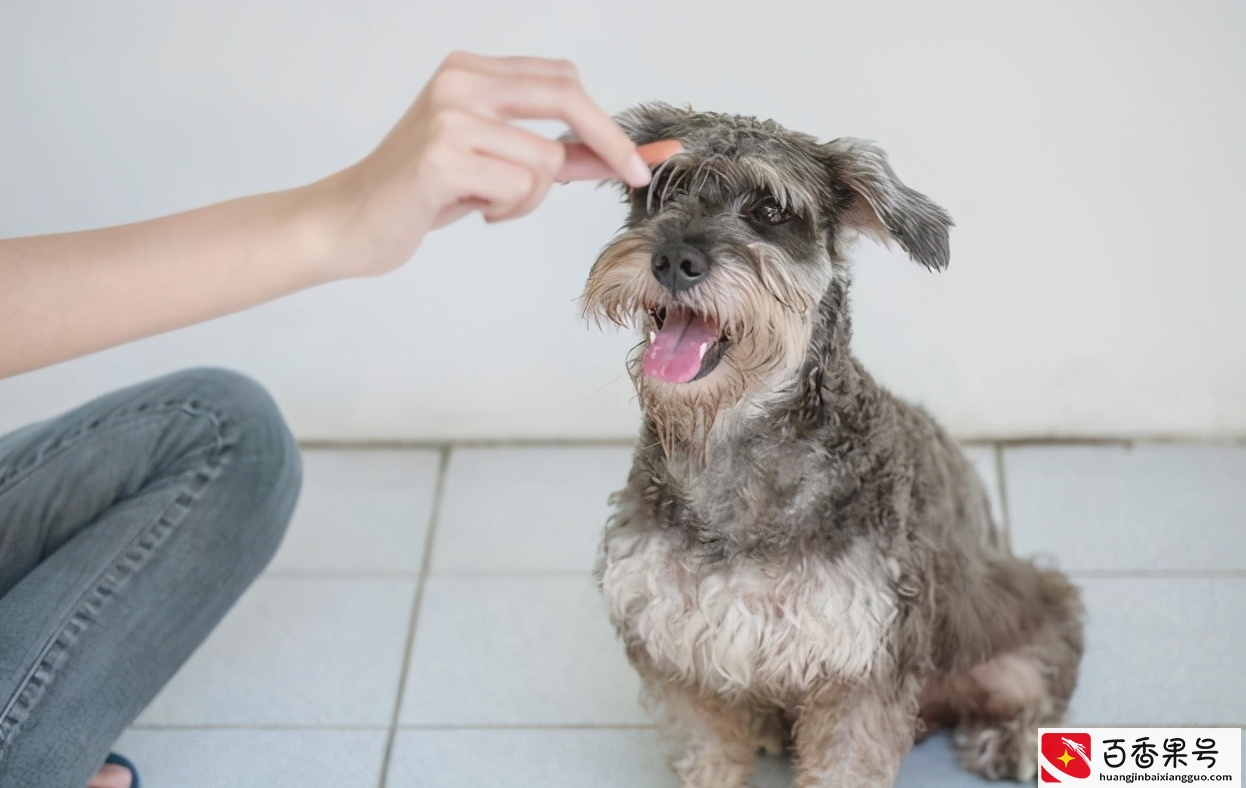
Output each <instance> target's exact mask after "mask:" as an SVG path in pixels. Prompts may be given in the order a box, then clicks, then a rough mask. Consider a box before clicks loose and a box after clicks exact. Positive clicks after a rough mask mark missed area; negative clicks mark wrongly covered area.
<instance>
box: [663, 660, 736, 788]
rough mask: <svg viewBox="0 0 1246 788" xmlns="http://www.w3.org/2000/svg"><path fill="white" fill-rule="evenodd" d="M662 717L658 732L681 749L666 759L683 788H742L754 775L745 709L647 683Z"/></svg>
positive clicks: (669, 685)
mask: <svg viewBox="0 0 1246 788" xmlns="http://www.w3.org/2000/svg"><path fill="white" fill-rule="evenodd" d="M646 684H647V690H648V694H649V696H650V698H652V699H653V700H654V701H657V703H658V704H659V705H660V706H661V708H662V711H663V712H664V714H663V715H662V716H663V722H664V724H663V733H664V734H665V735H666V737H667V738H668V739H669V740H672V741H675V742H677V743H678V744H677V746H679V747H680V749H679V751H678V752H676V753H675V756H674V758H673V759H672V760H671V768H673V769H674V770H675V773H676V774H677V775H679V779H680V780H681V781H682V782H683V785H684V788H744V786H747V785H748V780H749V778H750V777H752V775H753V767H754V765H755V761H756V755H757V740H756V736H755V732H754V730H753V725H752V724H751V723H752V718H751V715H750V712H749V710H748V709H746V708H742V707H737V706H733V705H732V704H729V703H727V702H726V701H724V700H722V699H721V698H718V697H716V696H713V695H707V694H704V693H701V692H699V691H697V690H694V689H691V688H689V687H686V686H684V685H683V684H679V683H675V682H670V681H662V680H649V679H648V677H646Z"/></svg>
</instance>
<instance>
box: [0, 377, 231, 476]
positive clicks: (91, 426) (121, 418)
mask: <svg viewBox="0 0 1246 788" xmlns="http://www.w3.org/2000/svg"><path fill="white" fill-rule="evenodd" d="M173 410H183V411H185V412H186V413H188V414H190V415H192V416H195V415H198V414H200V413H209V412H210V411H208V410H206V409H204V408H203V407H202V406H201V405H200V404H199V403H198V402H196V401H195V400H193V399H192V400H165V401H164V402H161V403H159V404H153V403H150V402H145V403H142V404H139V405H132V406H130V407H125V408H121V409H120V410H117V411H115V412H113V413H110V414H108V415H107V416H103V417H101V418H97V419H92V420H91V421H89V422H85V423H84V424H81V425H80V426H79V427H78V429H77V430H75V431H73V432H67V433H62V434H61V435H58V436H56V438H55V439H54V440H52V441H50V442H45V443H43V444H40V445H39V446H38V447H37V448H36V449H35V450H34V451H33V452H31V453H30V454H29V456H27V457H24V458H23V457H20V456H19V458H18V459H17V460H16V461H14V462H11V463H10V464H9V465H8V466H7V468H6V466H5V465H4V464H3V459H2V458H0V496H2V495H4V494H5V493H6V492H9V491H10V490H13V489H16V488H17V486H18V485H19V484H21V482H23V481H25V480H26V479H28V478H30V477H31V476H32V475H33V474H34V473H35V471H37V470H39V469H40V468H41V467H43V466H44V465H45V464H46V463H48V462H50V461H51V460H54V459H56V458H57V457H59V456H61V455H62V454H64V453H65V452H67V451H69V450H71V449H72V448H73V447H74V446H75V445H76V444H77V443H78V442H79V441H81V440H82V439H84V438H86V437H87V436H95V435H98V434H99V433H101V432H106V431H108V430H110V429H113V428H116V427H124V426H125V425H127V424H131V423H133V422H135V421H138V420H139V419H140V418H144V417H146V416H150V415H155V414H160V413H167V412H169V411H173ZM217 418H218V419H219V416H217ZM218 437H219V430H218Z"/></svg>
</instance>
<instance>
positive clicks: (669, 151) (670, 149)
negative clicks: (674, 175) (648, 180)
mask: <svg viewBox="0 0 1246 788" xmlns="http://www.w3.org/2000/svg"><path fill="white" fill-rule="evenodd" d="M683 149H684V146H683V145H681V144H680V142H679V140H658V141H657V142H650V143H649V144H648V145H640V146H638V147H637V148H636V152H637V153H639V154H640V158H642V159H644V160H645V163H646V164H648V165H649V166H650V167H652V166H653V165H655V164H661V163H662V162H664V161H666V160H667V159H669V158H670V157H672V156H674V155H675V154H676V153H679V152H680V151H681V150H683Z"/></svg>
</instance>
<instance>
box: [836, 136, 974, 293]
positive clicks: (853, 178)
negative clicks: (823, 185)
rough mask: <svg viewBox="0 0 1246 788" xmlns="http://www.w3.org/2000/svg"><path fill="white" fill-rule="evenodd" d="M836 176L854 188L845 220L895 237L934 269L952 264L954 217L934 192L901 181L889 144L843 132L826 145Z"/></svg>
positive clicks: (863, 229)
mask: <svg viewBox="0 0 1246 788" xmlns="http://www.w3.org/2000/svg"><path fill="white" fill-rule="evenodd" d="M822 152H823V155H824V156H825V158H826V160H827V162H828V164H829V166H830V169H831V173H832V176H833V177H834V178H835V179H836V180H837V181H838V182H840V183H842V184H843V185H845V186H847V187H848V189H849V190H851V191H852V201H851V203H850V204H849V207H848V212H847V215H846V216H845V217H844V221H845V222H846V223H847V224H848V225H850V226H852V227H854V228H855V229H857V230H859V231H861V232H863V233H865V234H867V235H870V236H872V237H874V238H877V239H878V240H880V241H882V242H884V243H886V242H887V241H890V240H892V239H895V240H896V242H897V243H899V244H900V247H901V248H902V249H904V251H906V252H908V255H909V257H911V258H913V260H915V261H916V262H919V263H921V264H922V265H924V266H926V267H927V268H929V269H931V270H933V271H941V270H943V269H944V268H947V264H948V258H949V256H950V254H951V252H950V250H949V248H948V246H949V245H948V231H949V230H950V229H951V227H952V217H951V216H949V215H948V213H947V211H945V210H943V209H942V208H940V207H939V206H938V205H936V204H935V203H934V201H933V200H931V199H930V198H929V197H927V196H926V195H924V194H921V193H920V192H916V191H914V190H912V189H910V188H909V187H907V186H905V185H904V184H903V183H901V182H900V178H899V177H897V176H896V174H895V172H893V171H892V169H891V165H890V164H888V163H887V154H886V153H884V152H883V149H882V148H880V147H878V146H877V145H874V144H873V143H870V142H866V141H865V140H858V139H853V138H851V137H842V138H840V139H837V140H832V141H830V142H828V143H826V144H825V145H823V146H822Z"/></svg>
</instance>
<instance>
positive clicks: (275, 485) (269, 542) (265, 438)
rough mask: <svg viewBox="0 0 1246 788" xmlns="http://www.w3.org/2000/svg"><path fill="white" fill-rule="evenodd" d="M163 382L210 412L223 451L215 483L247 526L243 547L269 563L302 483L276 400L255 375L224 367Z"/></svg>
mask: <svg viewBox="0 0 1246 788" xmlns="http://www.w3.org/2000/svg"><path fill="white" fill-rule="evenodd" d="M163 383H164V384H165V386H166V387H167V389H168V393H170V394H171V396H172V397H173V398H175V399H178V400H181V401H183V402H185V403H186V406H187V407H190V408H195V409H201V410H202V411H204V412H206V413H210V414H211V415H212V419H213V421H214V425H213V428H214V431H215V433H216V438H215V440H216V441H217V442H218V443H219V446H220V451H221V455H222V456H221V466H222V467H221V469H220V475H219V477H218V479H217V481H216V484H218V485H221V486H223V487H224V488H225V490H224V491H223V492H224V493H225V494H226V496H227V497H228V498H229V500H230V501H231V503H232V505H231V506H230V508H231V509H233V510H234V512H233V515H234V516H233V517H231V518H230V520H232V521H233V522H235V523H237V524H239V525H240V526H244V529H245V530H246V534H245V541H246V543H247V545H248V550H247V552H248V553H249V554H250V555H252V556H255V557H258V558H262V559H263V561H262V563H267V559H268V558H269V557H271V555H272V553H274V552H276V549H277V546H278V545H279V544H280V542H281V538H282V536H283V535H284V533H285V529H286V526H287V525H288V524H289V521H290V518H291V516H292V515H293V512H294V506H295V504H296V502H297V500H298V494H299V491H300V489H301V486H302V468H303V466H302V458H301V455H300V452H299V447H298V443H297V442H296V441H295V439H294V435H293V434H292V433H291V431H290V427H289V425H288V424H287V423H286V420H285V418H284V416H282V414H281V410H280V408H279V407H278V405H277V403H276V401H275V400H274V399H273V397H272V395H271V394H269V393H268V391H267V389H265V388H264V387H263V386H262V385H261V384H260V383H258V382H257V381H256V380H254V379H253V378H251V377H248V376H247V375H244V374H242V373H239V372H234V371H232V370H227V369H218V368H211V367H208V368H197V369H190V370H186V371H184V372H178V373H174V374H173V375H170V376H169V377H168V378H166V379H165V380H164V381H163Z"/></svg>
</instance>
